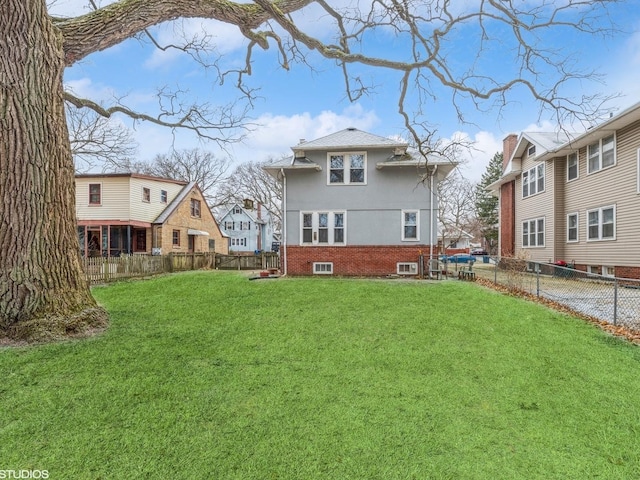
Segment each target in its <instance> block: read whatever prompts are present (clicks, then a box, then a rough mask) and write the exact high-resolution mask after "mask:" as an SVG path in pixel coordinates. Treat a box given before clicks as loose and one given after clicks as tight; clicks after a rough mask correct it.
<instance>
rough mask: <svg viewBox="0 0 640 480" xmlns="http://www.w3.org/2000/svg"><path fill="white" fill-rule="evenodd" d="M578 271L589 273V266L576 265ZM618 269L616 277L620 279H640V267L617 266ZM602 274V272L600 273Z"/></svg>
mask: <svg viewBox="0 0 640 480" xmlns="http://www.w3.org/2000/svg"><path fill="white" fill-rule="evenodd" d="M574 267H575V269H576V270H581V271H583V272H586V271H587V266H586V265H582V264H579V263H578V264H576V265H575V266H574ZM615 269H616V277H618V278H634V279H640V267H630V266H619V265H615ZM600 273H601V272H600Z"/></svg>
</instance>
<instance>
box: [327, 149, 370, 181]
mask: <svg viewBox="0 0 640 480" xmlns="http://www.w3.org/2000/svg"><path fill="white" fill-rule="evenodd" d="M327 164H328V168H327V175H328V178H327V180H328V183H329V184H330V185H358V184H360V185H363V184H365V183H366V181H367V180H366V165H367V158H366V154H365V153H364V152H360V153H330V154H329V158H328V160H327Z"/></svg>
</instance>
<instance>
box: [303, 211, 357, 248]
mask: <svg viewBox="0 0 640 480" xmlns="http://www.w3.org/2000/svg"><path fill="white" fill-rule="evenodd" d="M346 219H347V214H346V212H302V213H301V230H302V232H301V244H302V245H344V244H345V242H346V236H345V229H346Z"/></svg>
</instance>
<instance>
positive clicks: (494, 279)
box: [493, 257, 500, 285]
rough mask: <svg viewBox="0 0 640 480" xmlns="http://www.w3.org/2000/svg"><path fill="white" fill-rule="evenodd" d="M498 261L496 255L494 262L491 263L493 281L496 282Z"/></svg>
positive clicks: (498, 258)
mask: <svg viewBox="0 0 640 480" xmlns="http://www.w3.org/2000/svg"><path fill="white" fill-rule="evenodd" d="M498 263H500V257H496V260H495V264H494V265H493V283H494V284H495V285H497V284H498Z"/></svg>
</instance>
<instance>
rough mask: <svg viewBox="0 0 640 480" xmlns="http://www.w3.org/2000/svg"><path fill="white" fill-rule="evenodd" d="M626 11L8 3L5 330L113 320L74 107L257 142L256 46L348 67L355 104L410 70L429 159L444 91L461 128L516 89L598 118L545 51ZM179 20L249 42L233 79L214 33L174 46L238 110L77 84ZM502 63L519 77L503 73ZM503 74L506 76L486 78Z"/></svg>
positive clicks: (561, 59)
mask: <svg viewBox="0 0 640 480" xmlns="http://www.w3.org/2000/svg"><path fill="white" fill-rule="evenodd" d="M616 3H617V0H558V1H555V2H551V1H544V2H514V1H504V0H482V1H475V2H460V1H453V0H415V1H406V2H397V1H395V0H394V1H388V0H377V1H375V2H370V3H369V4H366V3H364V2H361V3H356V4H354V3H351V4H349V5H347V6H336V7H334V6H331V5H329V4H328V3H327V2H326V1H324V0H318V1H312V0H254V1H253V2H244V3H234V2H229V1H227V2H222V1H218V0H203V1H197V2H195V1H185V0H163V1H160V0H119V1H115V2H113V3H110V4H108V5H106V6H104V7H98V6H97V5H96V3H95V2H94V1H93V0H89V1H88V4H89V5H90V7H91V8H89V9H87V10H84V11H82V13H81V14H80V15H78V16H75V17H72V18H55V17H52V16H51V15H49V12H48V10H47V6H46V0H4V2H3V3H2V7H1V8H0V31H1V32H3V37H2V38H1V39H0V111H1V112H2V116H1V117H0V136H1V138H2V139H3V141H2V142H0V219H1V220H0V222H2V223H1V228H0V329H1V330H2V331H3V332H5V333H6V334H8V335H11V336H14V337H17V336H22V337H32V336H33V335H34V332H39V333H40V334H43V335H44V333H46V332H48V333H50V334H51V335H54V336H55V335H65V334H68V333H70V332H72V333H73V332H77V331H82V330H83V329H84V328H85V327H87V326H91V325H93V326H96V325H104V324H105V322H106V321H107V315H106V312H105V311H104V309H102V308H101V307H99V306H98V305H97V304H96V303H95V301H94V299H93V298H92V297H91V294H90V291H89V288H88V286H87V284H86V282H85V281H84V279H83V275H82V265H81V262H80V257H79V253H77V251H78V248H77V238H76V229H75V208H74V196H73V191H74V184H73V182H74V175H73V174H74V167H73V157H72V153H71V147H70V141H69V134H68V128H67V123H66V120H65V113H64V108H65V101H66V102H68V103H70V104H72V105H74V106H75V107H83V108H88V109H91V110H93V111H94V112H96V113H97V114H99V115H101V116H103V117H105V118H110V117H111V116H113V115H116V114H119V115H124V116H128V117H129V118H131V119H133V120H134V122H142V121H145V122H151V123H154V124H157V125H163V126H166V127H167V128H169V129H178V128H182V129H187V130H190V131H192V132H194V133H196V134H197V135H199V136H201V137H203V138H208V139H210V140H212V141H215V142H218V143H220V144H221V145H224V144H225V143H226V142H232V141H237V140H238V139H240V138H242V136H243V132H245V131H246V130H243V128H246V123H245V122H246V114H247V112H248V110H247V109H248V108H250V107H251V102H252V99H253V95H254V90H253V87H252V86H251V85H250V83H249V82H248V78H249V76H250V75H251V73H252V67H253V63H252V61H253V54H254V51H255V50H256V49H258V48H259V49H263V50H267V49H268V48H270V47H275V49H276V50H277V53H278V61H279V63H280V66H281V67H282V68H287V69H288V68H293V67H294V66H295V64H302V65H306V66H311V65H313V64H314V63H315V62H317V61H318V59H319V58H320V57H322V58H325V59H329V60H330V61H333V62H335V63H336V64H337V65H338V68H341V69H342V72H343V74H344V80H345V88H346V91H347V94H348V97H349V98H350V99H352V100H355V99H357V98H359V97H360V96H362V95H368V94H370V93H372V88H373V86H372V85H367V84H366V83H365V82H363V81H362V78H365V77H364V76H362V75H361V73H362V70H363V69H366V68H381V69H388V70H392V71H396V72H399V74H400V77H401V78H400V85H399V91H400V96H399V100H398V111H399V114H400V115H402V117H403V118H404V120H405V125H406V128H407V129H408V130H409V131H410V132H412V133H413V135H414V137H415V139H416V141H418V144H419V147H420V148H421V149H422V150H423V152H424V151H427V152H428V151H430V150H432V149H433V147H432V146H431V145H429V144H428V143H429V142H428V141H427V140H426V139H429V138H430V136H429V134H428V132H429V131H433V130H434V128H433V126H432V125H430V124H428V123H426V122H425V121H424V119H425V118H429V110H428V106H429V102H430V101H431V100H432V99H433V98H435V97H436V96H440V97H442V95H443V94H444V93H443V92H449V95H450V96H451V102H452V105H453V107H454V108H455V109H456V110H457V112H458V115H459V117H460V118H461V119H463V118H464V112H465V110H466V108H467V106H469V104H471V105H477V106H478V107H479V108H485V109H489V108H492V109H493V108H497V109H498V110H499V109H500V108H501V107H503V106H505V105H506V104H508V102H509V99H510V93H511V92H512V91H513V90H515V89H518V90H520V91H522V90H525V91H527V92H528V93H529V94H530V95H531V97H533V98H534V99H536V100H537V101H538V102H539V105H540V108H541V109H550V110H551V111H553V112H555V113H556V115H557V117H558V119H559V120H562V119H563V118H565V117H566V116H567V115H572V116H576V117H577V118H579V119H580V118H582V119H587V118H589V117H590V116H591V114H592V113H593V109H594V107H595V108H598V107H600V106H601V105H600V103H599V99H598V98H595V97H591V98H590V97H584V96H580V95H578V97H577V98H576V97H574V96H571V95H573V93H574V92H575V91H576V90H575V89H572V87H574V86H575V85H576V82H580V81H582V80H584V79H593V78H594V75H593V73H592V72H584V71H579V70H578V69H577V68H576V65H577V64H578V62H573V59H572V58H567V56H566V54H565V53H564V52H565V51H566V49H565V48H563V49H557V48H553V41H550V42H548V44H545V42H544V40H545V37H546V36H547V35H548V34H553V33H554V32H555V31H556V30H566V29H572V31H573V32H575V33H576V40H575V41H576V43H577V42H579V36H578V34H581V33H583V34H585V35H590V36H591V35H593V34H607V33H610V32H612V31H613V29H612V26H610V25H609V26H608V25H606V23H603V22H606V20H607V12H606V8H607V7H609V6H613V5H615V4H616ZM341 5H342V4H341ZM305 14H307V15H309V16H313V17H314V18H316V19H318V20H319V21H323V22H326V25H324V26H323V28H322V29H320V31H321V32H322V35H323V37H321V38H320V37H316V36H313V35H311V34H310V33H308V32H305V31H303V30H302V27H301V26H300V25H303V22H299V20H301V19H303V18H302V16H303V15H305ZM180 18H207V19H214V20H218V21H221V22H225V23H227V24H230V25H235V26H237V28H238V29H239V31H240V32H241V33H242V34H243V35H244V36H245V37H246V39H247V40H248V43H247V49H246V57H245V63H244V65H242V66H240V68H235V69H233V70H232V69H230V68H225V67H224V65H223V63H222V62H221V58H220V57H219V56H217V55H216V52H215V48H214V47H215V45H214V44H213V40H214V38H213V37H212V36H210V34H209V33H208V32H203V34H202V35H199V36H196V37H195V38H188V37H187V38H185V39H184V41H183V42H181V43H177V42H176V44H175V45H174V46H173V47H170V48H179V49H181V50H182V51H184V52H185V53H187V54H189V55H191V58H193V59H194V60H196V61H198V62H199V63H200V64H201V65H202V66H203V67H204V68H209V69H211V71H213V72H216V73H217V74H218V76H219V80H220V81H223V82H228V83H229V80H230V79H232V80H233V82H231V83H234V84H235V85H236V86H237V88H238V92H239V96H238V101H236V102H231V103H229V104H225V105H219V104H215V103H211V101H202V100H198V99H193V98H190V97H189V96H188V94H187V92H186V91H185V90H182V89H180V88H177V89H175V90H169V89H168V88H166V87H163V88H160V89H159V90H158V104H157V108H156V110H155V111H148V112H140V111H134V110H132V109H131V108H129V107H128V106H127V105H126V98H120V99H114V101H113V102H112V104H109V105H106V104H105V105H103V104H101V103H100V102H99V101H96V100H92V99H88V98H79V97H78V96H77V95H74V94H73V93H72V92H70V91H65V90H64V89H63V86H62V80H63V72H64V69H65V67H68V66H70V65H73V64H75V63H77V62H80V61H82V60H83V59H85V58H87V56H88V55H90V54H94V53H96V52H99V51H102V50H105V49H108V48H110V47H112V46H114V45H117V44H120V43H121V42H123V41H124V40H126V39H128V38H131V37H136V36H137V37H138V38H139V39H140V41H144V39H149V38H153V31H152V28H153V27H154V26H155V25H158V24H160V23H162V22H167V21H179V20H177V19H180ZM603 25H604V27H603ZM381 37H383V38H388V39H389V43H390V44H391V43H394V44H395V45H397V46H398V48H390V49H384V50H383V51H384V55H386V56H381V54H380V53H379V52H377V51H375V50H373V48H374V47H373V46H372V44H370V43H369V42H368V40H369V39H371V38H381ZM550 38H553V37H550ZM325 39H326V40H325ZM461 42H462V43H461ZM461 45H464V46H461ZM548 45H550V46H548ZM407 46H408V48H407ZM164 47H167V46H166V45H164ZM564 47H570V46H569V45H565V46H564ZM459 48H464V49H466V50H467V51H468V50H469V49H473V50H475V51H476V52H477V55H476V59H475V61H474V62H472V63H471V64H463V63H462V62H459V61H456V52H457V51H458V50H457V49H459ZM318 55H319V56H320V57H318ZM497 55H499V56H500V57H501V61H502V62H503V64H504V65H509V66H511V67H512V68H510V69H504V70H500V71H499V72H496V69H495V68H493V63H494V61H495V58H496V56H497ZM94 58H96V61H97V60H98V57H94ZM452 60H453V61H452ZM489 67H491V68H489ZM488 71H490V72H491V73H492V74H491V75H487V74H486V72H488ZM207 98H208V99H214V98H216V97H215V95H213V94H212V95H210V96H208V97H207ZM241 100H243V101H241ZM605 113H606V112H605ZM43 332H44V333H43Z"/></svg>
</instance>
